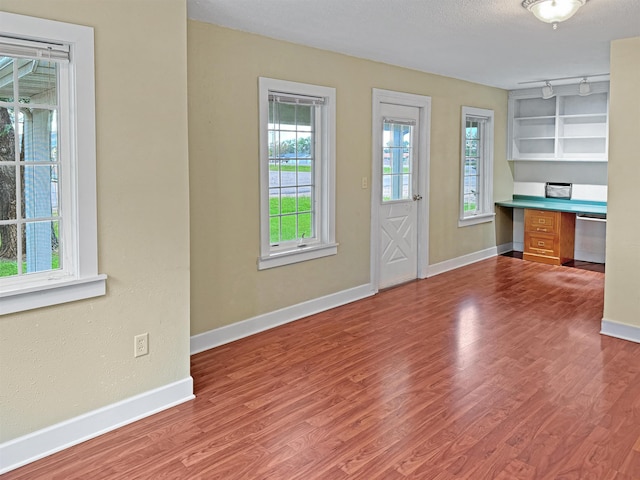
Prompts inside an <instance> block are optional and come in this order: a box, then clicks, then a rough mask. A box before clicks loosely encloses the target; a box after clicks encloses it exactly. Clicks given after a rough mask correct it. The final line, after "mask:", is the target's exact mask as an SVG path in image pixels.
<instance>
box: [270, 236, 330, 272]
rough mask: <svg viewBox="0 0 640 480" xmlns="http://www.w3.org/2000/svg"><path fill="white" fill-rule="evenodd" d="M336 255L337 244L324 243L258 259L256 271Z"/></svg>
mask: <svg viewBox="0 0 640 480" xmlns="http://www.w3.org/2000/svg"><path fill="white" fill-rule="evenodd" d="M337 253H338V244H337V243H328V244H327V243H326V244H322V245H314V246H310V247H304V248H299V249H297V250H289V251H286V252H278V253H273V254H271V255H270V256H268V257H260V258H258V270H266V269H268V268H274V267H281V266H283V265H290V264H292V263H299V262H306V261H307V260H313V259H315V258H322V257H328V256H330V255H335V254H337Z"/></svg>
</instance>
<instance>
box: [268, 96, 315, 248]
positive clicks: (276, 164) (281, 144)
mask: <svg viewBox="0 0 640 480" xmlns="http://www.w3.org/2000/svg"><path fill="white" fill-rule="evenodd" d="M323 103H324V100H323V99H322V98H310V99H305V100H304V101H302V99H300V98H291V97H285V96H281V95H278V94H271V95H269V241H270V243H271V245H273V246H278V245H279V244H280V243H283V242H290V241H298V242H300V243H304V242H305V240H306V241H311V240H313V239H314V238H315V234H316V230H317V229H316V228H315V226H314V223H315V208H314V198H315V187H316V181H315V173H316V169H315V163H316V162H315V150H316V146H315V145H316V142H315V139H316V128H317V121H316V117H317V116H318V115H319V112H318V108H321V106H322V104H323Z"/></svg>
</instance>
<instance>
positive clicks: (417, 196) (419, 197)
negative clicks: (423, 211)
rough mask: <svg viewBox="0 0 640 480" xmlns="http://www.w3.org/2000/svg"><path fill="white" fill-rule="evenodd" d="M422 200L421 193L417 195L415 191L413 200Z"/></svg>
mask: <svg viewBox="0 0 640 480" xmlns="http://www.w3.org/2000/svg"><path fill="white" fill-rule="evenodd" d="M417 200H422V195H418V194H417V193H416V194H414V195H413V201H414V202H415V201H417Z"/></svg>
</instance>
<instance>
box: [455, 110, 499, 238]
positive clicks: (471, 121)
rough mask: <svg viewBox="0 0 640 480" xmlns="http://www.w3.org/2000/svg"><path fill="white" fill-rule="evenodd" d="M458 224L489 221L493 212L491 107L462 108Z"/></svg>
mask: <svg viewBox="0 0 640 480" xmlns="http://www.w3.org/2000/svg"><path fill="white" fill-rule="evenodd" d="M461 150H462V155H461V156H462V165H461V167H462V168H461V189H460V191H461V197H460V218H459V220H458V224H459V226H465V225H473V224H476V223H482V222H488V221H491V220H492V219H493V217H494V213H493V110H485V109H479V108H473V107H463V108H462V147H461Z"/></svg>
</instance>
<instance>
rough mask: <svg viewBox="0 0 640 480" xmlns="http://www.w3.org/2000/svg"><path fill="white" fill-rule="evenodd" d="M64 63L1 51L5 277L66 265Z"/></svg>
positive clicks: (0, 220) (1, 258) (0, 247)
mask: <svg viewBox="0 0 640 480" xmlns="http://www.w3.org/2000/svg"><path fill="white" fill-rule="evenodd" d="M58 81H59V77H58V63H57V62H55V61H48V60H43V59H42V58H20V57H15V56H9V55H0V189H1V191H0V198H1V200H2V202H1V203H2V205H1V206H0V242H1V244H0V278H6V277H13V276H16V277H22V276H23V275H31V274H36V273H41V272H48V271H53V270H60V269H61V268H62V267H63V266H64V256H62V257H61V252H63V251H64V238H63V237H64V235H61V233H62V227H63V223H64V205H63V204H61V198H60V190H59V184H60V182H61V181H63V180H61V179H62V177H63V176H64V175H66V174H67V173H66V172H65V170H64V168H61V162H60V157H59V155H58Z"/></svg>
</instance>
